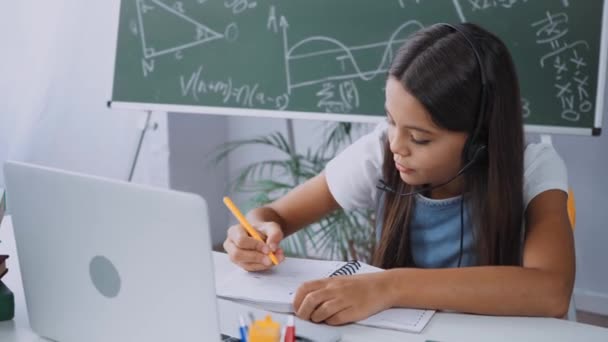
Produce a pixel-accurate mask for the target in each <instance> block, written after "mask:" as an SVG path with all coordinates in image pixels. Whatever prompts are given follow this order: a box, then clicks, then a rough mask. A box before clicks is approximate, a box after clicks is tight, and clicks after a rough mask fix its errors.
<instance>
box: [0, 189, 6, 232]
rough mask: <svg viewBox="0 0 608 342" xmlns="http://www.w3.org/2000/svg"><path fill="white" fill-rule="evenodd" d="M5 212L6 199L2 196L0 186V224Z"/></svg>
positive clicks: (2, 190) (2, 191) (2, 192)
mask: <svg viewBox="0 0 608 342" xmlns="http://www.w3.org/2000/svg"><path fill="white" fill-rule="evenodd" d="M5 212H6V199H5V196H4V189H2V188H0V224H2V219H3V218H4V213H5Z"/></svg>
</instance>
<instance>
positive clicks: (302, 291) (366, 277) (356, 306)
mask: <svg viewBox="0 0 608 342" xmlns="http://www.w3.org/2000/svg"><path fill="white" fill-rule="evenodd" d="M383 273H385V272H377V273H368V274H360V275H352V276H338V277H332V278H326V279H319V280H314V281H309V282H306V283H304V284H302V285H301V286H300V287H299V288H298V291H297V292H296V296H295V299H294V303H293V306H294V309H295V312H296V315H297V316H298V317H299V318H301V319H305V320H311V321H313V322H317V323H319V322H325V323H327V324H330V325H340V324H345V323H350V322H356V321H359V320H362V319H365V318H367V317H369V316H371V315H373V314H375V313H377V312H379V311H382V310H385V309H388V308H390V307H391V304H390V298H389V293H388V291H387V288H386V285H384V284H385V281H384V277H383Z"/></svg>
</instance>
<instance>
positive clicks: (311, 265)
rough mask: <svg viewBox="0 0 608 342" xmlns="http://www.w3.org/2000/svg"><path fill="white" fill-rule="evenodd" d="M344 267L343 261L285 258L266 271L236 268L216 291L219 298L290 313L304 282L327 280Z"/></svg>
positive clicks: (220, 281)
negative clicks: (270, 305) (269, 306)
mask: <svg viewBox="0 0 608 342" xmlns="http://www.w3.org/2000/svg"><path fill="white" fill-rule="evenodd" d="M344 264H345V263H344V262H341V261H325V260H311V259H298V258H286V259H285V260H284V261H283V262H282V263H281V264H279V265H278V266H275V267H273V268H271V269H270V270H267V271H263V272H247V271H245V270H243V269H241V268H239V267H238V266H236V265H233V266H234V270H232V271H231V272H227V273H226V275H225V277H224V276H223V277H222V279H219V280H218V287H217V289H216V292H217V295H218V296H219V297H224V298H228V299H237V300H241V301H247V302H250V303H252V304H255V303H258V304H260V305H262V306H264V304H274V305H273V307H274V308H275V310H277V311H284V312H290V311H293V308H292V307H291V304H292V302H293V298H294V296H295V293H296V290H297V289H298V287H300V285H302V283H304V282H306V281H309V280H315V279H321V278H327V277H328V276H329V275H330V274H332V273H333V272H334V271H335V270H337V269H338V268H340V267H341V266H342V265H344ZM277 304H278V305H277ZM265 307H268V306H265ZM278 309H282V310H278Z"/></svg>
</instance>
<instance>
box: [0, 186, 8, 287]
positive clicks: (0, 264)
mask: <svg viewBox="0 0 608 342" xmlns="http://www.w3.org/2000/svg"><path fill="white" fill-rule="evenodd" d="M5 210H6V202H5V199H4V189H3V188H0V224H2V219H3V218H4V212H5ZM1 242H2V241H0V243H1ZM6 259H8V255H0V279H2V277H3V276H4V275H5V274H6V272H8V268H7V267H6Z"/></svg>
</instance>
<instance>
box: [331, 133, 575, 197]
mask: <svg viewBox="0 0 608 342" xmlns="http://www.w3.org/2000/svg"><path fill="white" fill-rule="evenodd" d="M387 127H388V125H387V124H386V123H384V122H383V123H380V124H378V125H377V126H376V127H375V128H374V130H373V131H372V132H370V133H368V134H367V135H364V136H362V137H361V138H359V139H358V140H357V141H355V142H354V143H353V144H352V145H350V146H348V147H347V148H346V149H344V151H342V152H341V153H340V154H339V155H337V156H336V157H335V158H334V159H332V160H331V161H330V162H329V163H328V164H327V166H326V168H325V176H326V178H327V185H328V186H329V190H330V192H331V194H332V195H333V196H334V198H335V199H336V201H337V202H338V204H339V205H340V206H341V207H342V208H344V209H355V208H365V209H374V208H375V206H376V196H377V191H378V190H377V188H376V183H377V182H378V180H379V179H381V178H382V162H383V160H384V141H385V140H386V130H387ZM551 189H559V190H563V191H564V192H568V175H567V171H566V165H565V163H564V161H563V160H562V159H561V158H560V156H559V155H558V154H557V151H555V148H553V145H551V144H547V143H532V144H528V145H527V146H526V149H525V152H524V189H523V194H524V208H527V207H528V204H529V203H530V201H531V200H532V199H533V198H534V197H536V196H537V195H539V194H540V193H542V192H544V191H547V190H551Z"/></svg>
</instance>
